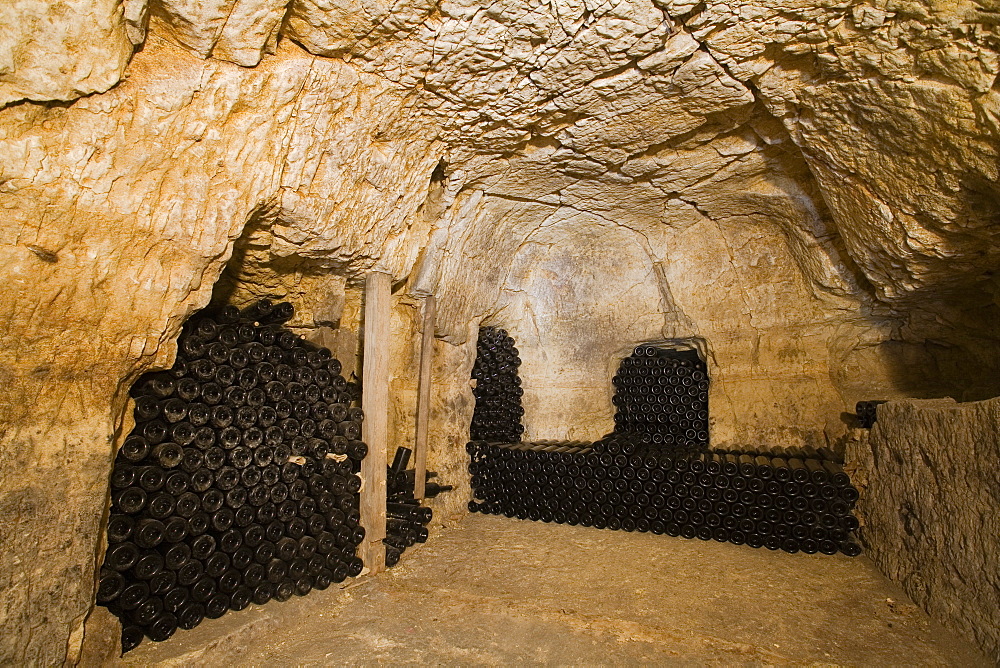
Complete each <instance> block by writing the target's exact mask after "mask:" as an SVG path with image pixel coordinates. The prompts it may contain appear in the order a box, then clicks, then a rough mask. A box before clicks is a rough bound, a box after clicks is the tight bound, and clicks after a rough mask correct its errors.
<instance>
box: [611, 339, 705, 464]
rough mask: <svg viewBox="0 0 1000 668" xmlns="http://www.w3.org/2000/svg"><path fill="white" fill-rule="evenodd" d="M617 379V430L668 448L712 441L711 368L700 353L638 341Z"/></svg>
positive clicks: (615, 399) (615, 402) (684, 447)
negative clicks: (709, 423)
mask: <svg viewBox="0 0 1000 668" xmlns="http://www.w3.org/2000/svg"><path fill="white" fill-rule="evenodd" d="M612 384H613V385H614V388H615V394H614V396H613V398H612V403H614V405H615V408H616V412H615V431H616V432H617V433H621V434H630V435H633V436H635V437H638V438H640V439H643V440H644V441H646V442H647V443H648V444H650V445H656V446H661V447H662V448H663V449H673V448H679V449H682V450H683V449H687V448H690V447H692V446H693V445H700V446H701V447H703V448H705V447H707V446H708V368H707V367H706V365H705V363H704V362H703V361H702V360H701V359H700V358H699V357H698V354H697V353H696V352H694V351H678V350H667V349H663V348H657V347H656V346H650V345H642V346H638V347H636V349H635V350H634V352H633V353H632V354H631V355H630V356H628V357H626V358H625V359H623V360H622V362H621V365H620V366H619V368H618V373H617V374H615V376H614V378H613V379H612Z"/></svg>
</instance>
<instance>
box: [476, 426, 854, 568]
mask: <svg viewBox="0 0 1000 668" xmlns="http://www.w3.org/2000/svg"><path fill="white" fill-rule="evenodd" d="M467 449H468V452H469V454H470V457H471V461H470V465H469V471H470V473H471V475H472V489H473V496H474V500H473V501H472V502H470V504H469V509H470V511H473V512H484V513H491V514H503V515H506V516H508V517H518V518H521V519H533V520H541V521H551V522H558V523H568V524H580V525H584V526H593V527H597V528H609V529H623V530H626V531H649V532H652V533H656V534H663V533H666V534H668V535H671V536H684V537H687V538H694V537H698V538H701V539H703V540H711V539H714V540H717V541H720V542H727V541H728V542H732V543H736V544H747V545H750V546H752V547H766V548H768V549H774V550H776V549H782V550H785V551H787V552H797V551H800V550H801V551H803V552H806V553H815V552H822V553H824V554H835V553H836V552H838V551H840V552H843V553H844V554H847V555H850V556H854V555H856V554H858V553H860V548H859V547H858V545H857V543H855V542H854V541H853V540H851V537H850V534H851V532H852V531H853V530H854V529H856V528H857V527H858V522H857V519H856V518H855V517H854V516H853V514H852V513H851V509H852V508H853V506H854V503H855V502H856V501H857V498H858V492H857V489H855V488H854V487H853V486H852V485H851V483H850V479H849V478H848V476H847V474H846V473H844V471H843V470H842V468H841V467H840V466H839V465H837V464H834V463H833V462H830V461H825V460H820V459H812V458H806V459H800V458H796V457H790V458H789V457H782V456H771V455H768V454H767V453H757V452H743V453H734V452H725V453H714V452H707V451H701V452H698V451H694V450H687V451H673V450H672V451H669V452H664V451H663V450H662V449H660V448H658V447H655V446H654V447H650V446H644V445H643V444H641V443H640V444H637V443H635V442H634V441H633V440H631V439H630V438H629V437H628V436H623V435H611V436H608V437H605V438H604V439H602V440H601V441H599V442H598V443H597V444H579V443H551V442H550V443H547V444H531V443H515V444H499V443H487V442H483V441H478V442H477V441H473V442H470V443H469V445H468V447H467ZM625 452H629V453H630V454H625Z"/></svg>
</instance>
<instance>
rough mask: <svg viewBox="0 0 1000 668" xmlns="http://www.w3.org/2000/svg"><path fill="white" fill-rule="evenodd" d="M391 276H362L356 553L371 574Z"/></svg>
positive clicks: (378, 559)
mask: <svg viewBox="0 0 1000 668" xmlns="http://www.w3.org/2000/svg"><path fill="white" fill-rule="evenodd" d="M391 299H392V277H391V276H390V275H389V274H386V273H384V272H381V271H373V272H369V273H368V274H367V275H366V276H365V303H364V337H365V341H364V352H363V357H362V363H363V365H364V367H363V369H362V372H361V389H362V395H361V408H362V409H363V410H364V412H365V420H364V422H363V423H362V430H361V433H362V436H363V438H364V441H365V443H366V444H367V445H368V456H367V457H365V458H364V460H363V461H362V463H361V477H362V479H363V480H364V486H363V487H362V488H361V508H360V511H361V526H363V527H364V528H365V540H364V542H363V543H362V544H361V545H360V546H359V548H360V549H359V556H360V557H361V559H362V560H363V561H364V562H365V566H367V567H368V569H369V571H370V572H372V573H378V572H379V571H383V570H385V545H383V544H382V539H383V538H385V491H386V489H385V467H386V450H387V446H388V443H387V441H388V436H389V317H390V311H391Z"/></svg>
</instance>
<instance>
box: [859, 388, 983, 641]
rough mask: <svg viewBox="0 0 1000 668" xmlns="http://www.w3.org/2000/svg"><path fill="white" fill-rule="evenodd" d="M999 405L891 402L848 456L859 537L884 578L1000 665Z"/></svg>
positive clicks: (945, 401)
mask: <svg viewBox="0 0 1000 668" xmlns="http://www.w3.org/2000/svg"><path fill="white" fill-rule="evenodd" d="M998 434H1000V399H990V400H988V401H977V402H970V403H966V404H958V403H955V402H954V401H952V400H950V399H937V400H923V401H912V400H911V401H893V402H890V403H888V404H884V405H882V406H879V408H878V422H876V423H875V427H874V428H873V429H872V431H871V434H870V435H869V437H868V438H867V439H865V440H861V441H859V442H858V446H857V447H855V448H851V451H850V455H851V459H852V460H853V461H854V462H855V465H856V466H858V467H859V468H860V470H861V471H862V476H863V477H862V479H861V482H862V484H863V485H864V496H863V500H862V502H861V505H860V511H861V513H862V514H863V517H864V519H865V526H864V529H863V531H862V536H863V538H864V541H865V543H866V544H867V545H868V546H869V550H868V553H869V555H870V556H871V558H872V559H873V560H874V561H875V563H876V565H877V566H878V567H879V569H880V570H881V571H882V572H883V573H885V574H886V575H888V576H889V577H890V578H892V579H893V580H895V581H896V582H899V583H900V584H901V585H902V587H903V589H904V590H905V591H906V593H907V594H908V595H909V596H910V598H912V599H913V601H914V602H915V603H917V604H918V605H920V606H922V607H923V608H925V609H926V610H927V611H928V612H929V613H930V614H931V615H932V616H934V617H935V618H937V619H940V620H943V621H944V622H945V623H946V624H947V625H948V626H950V627H951V628H953V629H955V630H956V631H958V632H959V633H961V634H963V635H964V636H965V637H967V638H970V639H973V640H974V641H975V643H976V644H977V645H978V646H979V647H981V648H982V649H983V651H984V653H985V654H986V655H987V656H991V657H997V656H1000V606H997V592H1000V571H998V569H997V566H996V565H997V563H1000V517H998V515H997V507H998V505H1000V472H998V469H997V467H996V465H995V463H996V461H997V460H998V458H1000V436H998Z"/></svg>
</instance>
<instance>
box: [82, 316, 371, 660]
mask: <svg viewBox="0 0 1000 668" xmlns="http://www.w3.org/2000/svg"><path fill="white" fill-rule="evenodd" d="M293 313H294V309H293V308H292V305H291V304H287V303H280V304H271V303H270V302H268V301H266V300H262V301H260V302H258V303H256V304H254V305H253V306H251V307H249V308H248V309H245V310H244V311H242V312H241V311H238V310H237V309H235V308H233V307H225V308H223V309H221V310H220V311H217V312H215V313H212V314H211V315H208V314H202V315H198V316H195V317H194V318H192V319H191V320H190V321H189V322H188V323H187V324H186V326H185V328H184V330H183V332H182V334H181V337H180V340H179V353H178V358H177V362H176V364H175V365H174V366H173V368H172V369H171V370H170V371H165V372H158V373H154V374H151V375H148V376H146V377H143V378H141V379H140V380H139V381H138V382H137V383H136V384H135V385H134V387H133V389H132V396H133V397H134V399H135V421H136V425H135V428H134V429H133V431H132V433H131V434H130V435H129V436H128V437H127V438H126V439H125V441H124V444H123V445H122V447H121V449H120V451H119V453H118V455H117V458H116V460H115V465H114V469H113V471H112V477H111V488H112V505H111V513H110V517H109V520H108V550H107V553H106V555H105V560H104V565H103V567H102V568H101V577H100V584H99V588H98V594H97V598H98V602H99V603H100V604H102V605H105V606H107V607H108V609H110V610H111V611H112V612H114V613H115V614H116V615H117V616H118V617H119V618H120V619H121V621H122V626H123V633H122V645H123V649H124V650H125V651H128V650H129V649H132V648H133V647H135V646H136V645H138V644H139V643H140V642H141V640H142V638H143V636H146V637H149V638H150V639H152V640H156V641H159V640H165V639H167V638H169V637H170V636H171V635H172V634H173V633H174V631H175V630H176V629H177V628H182V629H191V628H194V627H195V626H197V625H198V624H199V623H200V622H201V621H202V619H203V618H205V617H209V618H215V617H219V616H220V615H222V614H224V613H225V612H226V610H228V609H233V610H239V609H242V608H245V607H246V606H247V605H249V604H250V603H251V602H254V603H257V604H263V603H266V602H267V601H268V600H270V599H276V600H279V601H283V600H287V599H288V598H289V597H291V596H292V595H294V594H298V595H304V594H306V593H307V592H309V591H310V590H311V589H314V588H315V589H325V588H326V587H328V586H329V585H330V583H332V582H341V581H343V580H344V579H345V578H347V577H349V576H350V577H353V576H356V575H358V574H359V573H360V572H361V570H362V568H363V564H362V562H361V560H360V559H358V558H357V556H355V555H356V548H357V545H358V544H359V543H360V542H361V541H362V540H363V539H364V529H363V528H362V527H360V526H359V521H360V514H359V512H358V490H359V489H360V486H361V480H360V478H359V477H358V476H357V472H358V471H359V470H360V465H361V460H362V459H363V458H364V457H365V455H366V454H367V452H368V448H367V446H366V445H365V444H364V443H363V442H362V441H361V440H359V438H360V433H361V432H360V429H361V421H362V419H363V417H364V416H363V414H362V412H361V409H360V408H356V407H351V406H350V405H349V404H350V402H351V399H352V397H351V395H350V394H349V393H348V392H347V389H348V387H347V382H346V381H345V379H344V378H343V377H342V376H341V375H340V371H341V366H340V363H339V362H338V361H337V360H336V359H334V358H333V356H332V355H331V353H330V351H329V350H327V349H326V348H320V347H317V346H313V345H311V344H309V343H308V342H306V341H304V340H303V339H301V338H300V337H299V336H297V335H295V334H294V333H293V332H291V331H290V330H288V329H286V328H284V327H283V326H281V324H282V323H284V322H286V321H287V320H288V319H289V318H291V317H292V315H293Z"/></svg>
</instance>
